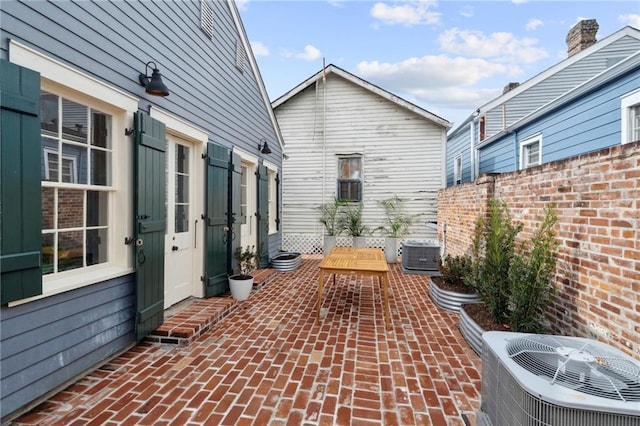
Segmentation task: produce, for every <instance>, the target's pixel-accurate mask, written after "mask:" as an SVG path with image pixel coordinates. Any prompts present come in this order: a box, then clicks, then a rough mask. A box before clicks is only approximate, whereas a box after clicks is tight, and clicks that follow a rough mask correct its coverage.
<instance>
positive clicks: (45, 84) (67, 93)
mask: <svg viewBox="0 0 640 426" xmlns="http://www.w3.org/2000/svg"><path fill="white" fill-rule="evenodd" d="M9 60H10V61H11V62H13V63H15V64H17V65H20V66H23V67H26V68H30V69H32V70H34V71H38V72H39V73H40V76H41V89H42V90H44V91H47V92H51V93H54V94H56V95H59V96H62V97H65V98H67V99H70V100H73V101H76V102H80V103H83V104H85V105H88V106H90V107H92V108H95V109H98V110H100V111H102V112H104V113H106V114H109V115H111V117H112V120H111V121H112V122H111V131H112V137H113V151H112V152H113V158H112V161H113V169H112V173H113V176H112V185H111V187H108V188H106V190H108V191H109V193H110V195H109V218H110V222H109V227H110V232H109V234H108V238H109V241H110V243H109V247H108V256H109V259H110V260H109V262H108V263H104V264H99V265H92V266H88V267H86V268H82V269H80V270H70V271H64V272H60V273H58V274H56V275H55V276H47V275H45V276H43V277H42V294H40V295H38V296H34V297H31V298H28V299H23V300H19V301H16V302H12V303H10V304H9V305H10V306H16V305H20V304H23V303H27V302H30V301H34V300H38V299H43V298H45V297H49V296H53V295H55V294H59V293H63V292H66V291H69V290H74V289H78V288H81V287H85V286H88V285H92V284H95V283H98V282H102V281H106V280H109V279H113V278H117V277H120V276H123V275H126V274H130V273H131V272H133V270H134V269H133V263H132V257H133V256H131V249H127V248H126V247H125V246H124V238H125V237H126V236H129V235H131V234H132V232H133V229H132V225H131V223H130V222H132V221H130V220H115V218H116V217H120V216H124V217H132V215H133V201H132V198H133V197H131V192H130V184H131V182H133V160H132V158H131V155H129V152H130V149H129V148H128V147H129V142H130V141H129V140H128V138H127V137H126V136H125V128H127V127H129V126H127V125H128V124H130V123H132V122H133V113H134V112H135V111H137V110H138V99H137V98H134V97H132V96H130V95H128V94H126V93H124V92H123V91H121V90H119V89H116V88H115V87H112V86H110V85H108V84H105V83H103V82H101V81H100V80H98V79H96V78H94V77H91V76H89V75H87V74H84V73H82V72H80V71H77V70H75V69H74V68H72V67H70V66H68V65H65V64H63V63H61V62H59V61H57V60H55V59H53V58H50V57H48V56H46V55H44V54H42V53H40V52H38V51H36V50H34V49H31V48H29V47H26V46H25V45H22V44H20V43H18V42H16V41H14V40H10V42H9ZM102 189H105V188H102ZM121 244H122V245H121Z"/></svg>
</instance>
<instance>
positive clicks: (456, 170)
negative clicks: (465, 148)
mask: <svg viewBox="0 0 640 426" xmlns="http://www.w3.org/2000/svg"><path fill="white" fill-rule="evenodd" d="M453 183H454V185H459V184H461V183H462V154H458V155H456V157H455V158H454V159H453Z"/></svg>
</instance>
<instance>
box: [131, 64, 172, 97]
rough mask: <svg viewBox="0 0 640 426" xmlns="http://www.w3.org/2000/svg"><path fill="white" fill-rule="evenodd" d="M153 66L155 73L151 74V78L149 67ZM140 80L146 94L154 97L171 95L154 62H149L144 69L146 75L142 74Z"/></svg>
mask: <svg viewBox="0 0 640 426" xmlns="http://www.w3.org/2000/svg"><path fill="white" fill-rule="evenodd" d="M151 64H153V67H152V69H153V72H152V73H151V76H149V66H150V65H151ZM138 80H139V81H140V85H142V86H144V88H145V92H147V93H148V94H150V95H154V96H168V95H169V89H167V86H165V84H164V83H163V82H162V75H161V74H160V71H159V70H158V68H157V67H156V63H155V62H153V61H151V62H147V64H146V66H145V69H144V74H142V73H140V75H139V76H138Z"/></svg>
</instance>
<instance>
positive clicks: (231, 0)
mask: <svg viewBox="0 0 640 426" xmlns="http://www.w3.org/2000/svg"><path fill="white" fill-rule="evenodd" d="M227 3H228V5H229V9H231V16H232V17H233V22H234V24H235V26H236V30H237V31H238V34H240V41H241V42H242V47H243V48H244V51H245V52H246V56H247V59H248V60H249V65H250V67H251V72H252V73H253V76H254V78H255V79H256V82H257V83H258V89H259V90H260V95H261V96H262V101H263V102H264V105H265V108H266V109H267V113H268V114H269V119H270V120H271V124H272V125H273V130H274V131H275V133H276V137H277V138H278V144H280V149H281V150H282V152H284V138H283V137H282V133H281V132H280V126H278V121H277V120H276V116H275V114H274V113H273V109H272V107H271V102H270V101H269V95H268V94H267V89H266V88H265V86H264V80H262V75H261V74H260V70H259V69H258V64H257V63H256V58H255V56H254V55H253V50H251V44H250V43H249V38H248V37H247V32H246V31H245V29H244V25H243V24H242V19H241V18H240V13H239V12H238V8H237V6H236V2H235V0H227Z"/></svg>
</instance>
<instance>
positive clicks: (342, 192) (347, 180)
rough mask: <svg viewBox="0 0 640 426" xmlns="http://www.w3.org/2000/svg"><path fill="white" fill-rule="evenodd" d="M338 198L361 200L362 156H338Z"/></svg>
mask: <svg viewBox="0 0 640 426" xmlns="http://www.w3.org/2000/svg"><path fill="white" fill-rule="evenodd" d="M338 199H339V200H340V201H353V202H360V201H362V157H360V156H348V157H346V156H345V157H339V158H338Z"/></svg>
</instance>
